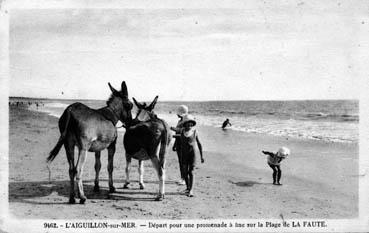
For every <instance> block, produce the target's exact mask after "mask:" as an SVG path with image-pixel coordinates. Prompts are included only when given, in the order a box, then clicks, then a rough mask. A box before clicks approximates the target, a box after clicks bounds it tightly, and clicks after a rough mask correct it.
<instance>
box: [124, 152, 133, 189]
mask: <svg viewBox="0 0 369 233" xmlns="http://www.w3.org/2000/svg"><path fill="white" fill-rule="evenodd" d="M131 161H132V158H131V157H130V156H129V155H128V154H126V183H125V184H124V186H123V188H124V189H128V185H129V170H130V169H131Z"/></svg>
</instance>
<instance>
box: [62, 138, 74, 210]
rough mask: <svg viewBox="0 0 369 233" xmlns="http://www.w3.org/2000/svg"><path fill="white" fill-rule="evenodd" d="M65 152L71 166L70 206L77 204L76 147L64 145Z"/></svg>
mask: <svg viewBox="0 0 369 233" xmlns="http://www.w3.org/2000/svg"><path fill="white" fill-rule="evenodd" d="M64 148H65V152H66V154H67V159H68V164H69V179H70V191H69V204H74V203H76V199H75V198H74V197H75V192H74V176H75V175H76V168H75V166H74V145H73V146H72V145H69V144H64Z"/></svg>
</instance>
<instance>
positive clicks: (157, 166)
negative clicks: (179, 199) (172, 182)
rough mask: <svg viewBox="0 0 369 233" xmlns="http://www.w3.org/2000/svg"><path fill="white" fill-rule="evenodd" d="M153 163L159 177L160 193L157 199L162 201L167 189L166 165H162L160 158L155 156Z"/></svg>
mask: <svg viewBox="0 0 369 233" xmlns="http://www.w3.org/2000/svg"><path fill="white" fill-rule="evenodd" d="M151 162H152V165H153V167H154V168H155V170H156V172H157V174H158V177H159V194H158V196H157V197H156V199H155V200H156V201H161V200H163V199H164V190H165V170H164V167H161V166H160V163H159V159H158V158H157V157H156V156H154V157H153V158H152V159H151Z"/></svg>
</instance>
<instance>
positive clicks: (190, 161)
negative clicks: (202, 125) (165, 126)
mask: <svg viewBox="0 0 369 233" xmlns="http://www.w3.org/2000/svg"><path fill="white" fill-rule="evenodd" d="M182 124H183V128H182V130H181V136H180V138H181V139H180V143H181V156H182V164H183V172H184V178H185V182H186V187H187V188H186V190H185V192H186V194H187V196H189V197H193V196H194V194H193V186H194V182H195V177H194V169H195V166H196V148H195V143H197V146H198V148H199V152H200V158H201V163H204V161H205V160H204V157H203V153H202V145H201V143H200V140H199V136H198V134H197V132H196V129H195V127H194V126H195V125H196V121H195V118H194V117H193V116H192V115H190V114H187V115H185V116H184V117H183V119H182Z"/></svg>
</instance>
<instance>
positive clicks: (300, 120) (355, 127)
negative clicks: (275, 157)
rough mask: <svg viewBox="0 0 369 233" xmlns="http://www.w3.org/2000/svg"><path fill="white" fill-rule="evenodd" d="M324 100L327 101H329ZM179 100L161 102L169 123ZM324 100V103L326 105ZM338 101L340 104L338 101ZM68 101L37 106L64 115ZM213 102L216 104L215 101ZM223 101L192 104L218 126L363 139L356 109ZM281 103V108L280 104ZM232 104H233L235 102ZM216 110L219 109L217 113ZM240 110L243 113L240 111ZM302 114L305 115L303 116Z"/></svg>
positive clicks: (310, 136) (307, 136)
mask: <svg viewBox="0 0 369 233" xmlns="http://www.w3.org/2000/svg"><path fill="white" fill-rule="evenodd" d="M323 103H324V104H326V103H325V102H323ZM90 104H94V103H90ZM178 104H179V103H171V102H169V103H168V102H167V103H158V105H157V107H156V109H157V112H156V113H157V114H158V116H159V117H160V118H162V119H164V120H166V121H167V122H168V124H169V125H171V126H175V125H176V123H177V121H178V118H177V116H176V115H175V109H176V107H177V106H178ZM237 104H239V103H237ZM242 104H244V103H242ZM294 104H295V103H294ZM324 104H321V105H322V106H323V107H324ZM335 104H336V105H338V104H337V103H335ZM68 105H69V104H66V103H62V102H55V101H54V102H49V103H45V106H44V107H41V108H38V109H37V110H38V111H43V112H46V113H48V114H49V115H51V116H55V117H60V116H61V114H62V113H63V111H64V109H65V108H66V107H67V106H68ZM197 105H198V106H197ZM212 105H216V104H214V103H212ZM219 105H220V106H222V108H214V107H212V108H210V110H209V109H208V110H206V109H205V108H204V106H207V105H201V104H199V103H194V105H193V106H191V104H189V106H190V113H192V114H193V115H195V118H196V120H197V122H198V124H200V125H206V126H212V127H216V128H220V126H221V124H222V123H223V121H224V120H225V118H229V119H230V120H231V123H232V126H231V127H230V128H229V129H231V130H237V131H242V132H247V133H261V134H270V135H276V136H284V137H293V138H304V139H313V140H324V141H330V142H346V143H355V142H358V140H359V124H358V118H357V116H356V115H357V114H356V113H355V112H353V113H351V112H348V113H347V111H346V110H345V111H340V110H337V112H332V113H328V112H320V111H315V112H314V111H310V112H308V111H307V110H305V112H304V113H303V114H300V113H296V112H295V109H299V108H301V107H300V106H298V107H295V109H294V108H291V107H289V108H290V109H288V108H286V109H287V110H283V111H282V110H278V113H276V111H275V110H273V109H271V108H273V107H274V105H273V104H269V105H270V106H272V107H269V108H268V107H265V106H262V107H261V108H260V109H257V107H256V106H257V105H251V107H250V108H251V109H252V111H251V110H249V114H246V112H247V110H248V108H247V106H246V107H244V110H242V111H233V110H232V111H225V110H220V109H223V108H225V106H226V105H225V104H224V102H221V103H220V104H219ZM269 105H268V106H269ZM295 105H296V104H295ZM317 105H318V104H317ZM330 105H332V104H330ZM348 106H350V105H348ZM278 107H279V108H280V106H278ZM230 108H232V106H231V107H230ZM233 108H235V107H233ZM274 108H277V107H274ZM315 108H317V107H315ZM321 108H322V107H321ZM331 108H332V109H333V110H334V109H335V108H333V107H331ZM337 108H338V107H337ZM204 109H205V110H204ZM333 110H332V111H333ZM214 111H215V112H216V113H215V114H214ZM288 111H290V112H288ZM220 112H222V113H220ZM229 112H232V113H229ZM233 112H235V113H233ZM239 112H242V113H241V114H240V113H239ZM133 115H134V113H133ZM302 115H303V116H305V117H301V116H302ZM333 116H334V117H333ZM323 118H324V119H323ZM346 118H347V119H349V120H346ZM322 119H323V120H322ZM119 125H120V123H118V126H119ZM118 130H119V131H124V129H123V128H119V129H118Z"/></svg>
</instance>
